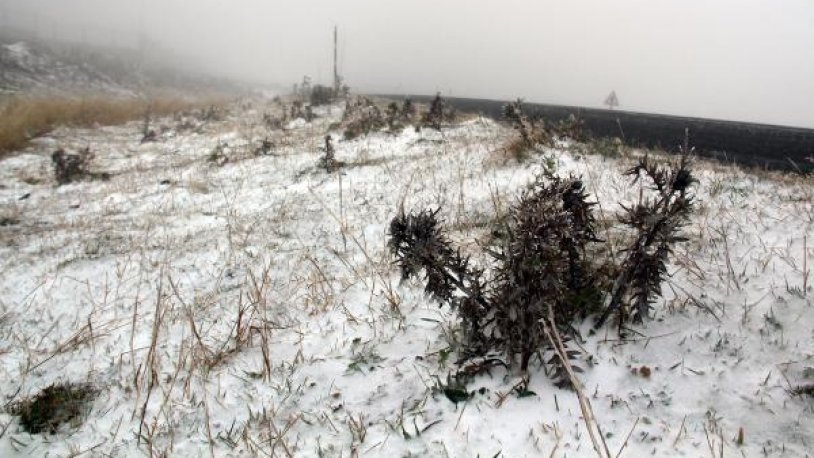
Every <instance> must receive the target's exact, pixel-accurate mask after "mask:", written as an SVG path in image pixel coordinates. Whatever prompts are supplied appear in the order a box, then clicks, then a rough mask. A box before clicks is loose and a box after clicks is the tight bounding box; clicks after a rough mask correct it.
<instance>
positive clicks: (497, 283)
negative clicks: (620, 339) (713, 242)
mask: <svg viewBox="0 0 814 458" xmlns="http://www.w3.org/2000/svg"><path fill="white" fill-rule="evenodd" d="M627 174H629V175H633V176H635V177H637V178H636V179H637V180H638V179H641V177H642V176H644V177H646V178H649V179H650V181H652V186H653V189H654V191H655V192H656V197H653V198H650V199H645V200H642V201H641V202H639V203H638V204H637V205H635V206H633V207H630V208H627V207H623V208H625V212H624V213H623V214H622V215H621V216H620V221H621V222H622V223H623V224H626V225H629V226H631V227H632V228H633V229H634V236H633V240H632V241H631V243H630V245H629V247H628V249H627V250H626V251H625V252H624V253H625V257H624V259H622V261H621V263H620V264H619V265H618V266H616V265H613V264H614V261H615V260H614V259H613V258H610V257H604V256H594V255H593V254H595V253H597V252H598V251H599V250H600V249H601V248H602V246H603V245H604V244H603V241H601V240H599V239H598V237H597V235H596V230H595V225H596V219H595V217H594V215H593V207H594V206H595V203H593V202H589V196H588V194H587V192H586V191H585V189H584V185H583V183H582V181H581V180H580V179H579V178H578V177H574V176H570V177H568V178H560V177H557V176H552V175H545V174H544V175H542V176H540V177H538V178H537V180H536V181H535V182H534V183H533V184H532V185H531V186H530V187H529V188H528V189H527V190H526V191H525V192H523V193H522V194H521V196H520V198H519V200H518V202H517V203H516V204H515V205H514V207H513V208H512V209H511V210H510V211H509V214H508V215H507V219H506V222H505V232H506V235H505V237H504V238H503V239H502V241H500V242H499V244H498V246H497V247H496V248H495V249H491V248H486V249H485V252H486V254H488V255H489V256H490V257H491V258H492V259H493V260H494V265H495V267H494V269H493V271H492V272H491V275H489V276H488V277H487V276H486V275H485V274H484V271H483V270H482V269H479V268H478V267H476V266H474V265H473V264H472V263H471V262H470V258H469V257H465V256H463V255H462V254H461V252H460V250H457V249H455V248H453V246H452V243H451V242H450V240H449V238H448V237H447V235H446V233H445V231H444V229H443V228H442V227H441V224H440V221H439V219H438V213H439V211H440V209H436V210H423V211H420V212H417V213H415V212H413V213H410V214H404V213H403V212H402V213H400V214H399V215H397V216H396V217H395V218H393V220H392V221H391V223H390V228H389V234H390V239H389V241H388V244H389V248H390V251H391V252H392V253H393V255H394V256H395V258H396V262H397V264H398V265H399V267H400V269H401V274H402V278H403V279H409V278H411V277H415V276H417V275H419V274H420V273H421V272H423V273H424V275H425V281H426V286H425V291H426V292H427V293H428V294H429V295H430V296H431V297H433V298H434V299H436V300H438V301H439V302H441V303H446V304H449V305H450V306H451V307H452V308H453V309H454V310H456V311H457V312H458V314H459V316H460V317H461V321H462V325H463V328H464V334H465V340H466V341H467V347H468V348H467V349H466V350H465V355H464V356H465V357H472V356H483V355H486V354H488V353H489V352H490V351H493V350H502V351H503V352H504V353H505V356H506V358H507V362H508V364H509V365H513V364H516V362H517V359H518V358H519V363H520V369H521V370H523V371H526V370H527V369H528V366H529V363H530V361H531V359H532V357H534V356H537V357H538V358H539V360H540V361H541V362H542V363H543V364H544V366H545V367H546V370H547V373H548V374H549V375H550V376H551V377H552V378H553V379H554V381H555V383H557V384H558V385H561V386H570V385H571V384H572V378H573V377H570V376H569V372H571V371H573V370H579V368H578V367H576V366H574V365H573V364H570V362H569V361H565V360H564V359H568V360H571V359H575V358H576V356H577V355H579V352H578V351H575V350H569V349H567V343H568V340H569V339H573V338H574V337H577V332H576V331H575V329H574V324H575V323H577V322H578V320H581V319H584V318H585V317H587V316H588V315H593V314H601V318H600V320H599V322H598V324H602V323H603V322H604V321H605V320H606V319H607V318H608V317H609V316H610V315H611V314H613V313H616V314H617V317H618V319H619V323H620V329H621V326H622V324H623V323H624V322H625V321H628V320H631V319H635V320H641V319H643V318H644V317H645V316H646V315H647V312H648V311H649V309H650V304H651V303H652V302H653V300H654V299H655V298H656V297H657V296H659V295H660V293H661V289H660V285H661V282H662V280H663V279H664V276H665V275H666V263H667V261H668V257H669V255H670V253H671V247H672V245H674V244H675V243H678V242H681V241H683V240H684V239H683V238H682V237H680V236H679V235H678V232H679V230H680V228H681V226H682V225H683V224H684V223H685V222H686V220H687V218H688V216H689V213H690V211H691V208H692V205H691V203H692V198H691V197H690V196H689V194H688V191H689V188H690V186H691V185H692V183H693V182H694V181H695V180H694V178H693V177H692V174H691V173H690V170H689V162H688V160H687V158H686V156H684V157H682V159H681V160H680V162H679V163H678V164H675V165H672V166H668V167H659V166H657V165H655V164H653V163H652V162H651V161H650V159H649V158H648V157H645V158H643V159H642V160H641V162H640V163H639V165H637V166H636V167H634V168H633V169H631V170H629V171H628V172H627ZM608 264H611V265H608ZM609 277H612V278H609ZM487 278H488V279H489V280H488V281H487ZM603 297H604V298H608V297H609V298H610V299H609V300H608V299H604V300H603ZM552 334H556V335H557V336H560V335H561V336H562V342H558V345H556V346H554V345H553V344H552V341H553V340H552V339H551V338H550V336H551V335H552ZM558 340H559V339H558Z"/></svg>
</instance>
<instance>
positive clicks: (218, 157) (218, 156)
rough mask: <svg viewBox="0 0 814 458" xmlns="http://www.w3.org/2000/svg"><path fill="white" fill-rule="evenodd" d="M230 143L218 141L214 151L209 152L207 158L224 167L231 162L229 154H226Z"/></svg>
mask: <svg viewBox="0 0 814 458" xmlns="http://www.w3.org/2000/svg"><path fill="white" fill-rule="evenodd" d="M228 148H229V145H228V144H227V143H218V144H217V145H215V147H214V148H212V151H211V152H210V153H209V156H208V157H207V158H206V160H207V161H208V162H210V163H212V164H215V165H217V166H218V167H223V166H224V165H226V163H227V162H229V156H228V155H227V154H226V153H227V150H228Z"/></svg>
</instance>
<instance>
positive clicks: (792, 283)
mask: <svg viewBox="0 0 814 458" xmlns="http://www.w3.org/2000/svg"><path fill="white" fill-rule="evenodd" d="M318 113H319V114H321V115H322V117H321V118H318V119H317V120H316V121H315V122H314V123H311V124H303V125H300V126H298V127H297V128H296V129H295V130H294V131H292V132H289V133H287V134H282V133H279V132H278V133H273V134H269V133H268V132H266V131H265V130H264V129H263V128H262V127H261V125H262V123H261V111H260V110H249V111H237V109H235V111H234V112H233V114H232V115H231V116H230V117H229V118H228V119H227V120H226V121H224V122H222V123H219V124H215V125H209V126H207V128H206V129H203V130H202V131H201V132H200V133H183V132H178V133H176V134H172V135H167V136H165V137H164V138H162V141H160V142H158V143H149V144H145V145H139V144H138V139H139V138H140V136H139V135H138V131H139V126H138V125H136V124H132V125H128V126H123V127H113V128H104V129H94V130H59V131H57V132H55V133H54V134H52V136H51V137H48V138H46V139H42V140H40V141H39V143H38V145H37V146H35V147H33V148H31V149H30V150H28V151H26V152H25V154H22V155H19V156H16V157H12V158H8V159H5V160H3V161H2V162H0V183H3V186H2V187H0V205H2V210H3V212H4V214H5V215H11V216H12V217H13V219H15V220H16V221H18V222H17V223H16V224H14V223H12V224H10V225H7V226H0V242H1V243H2V245H0V268H1V269H2V276H0V393H2V395H3V397H4V399H15V398H17V399H19V397H20V396H27V395H31V394H33V393H36V391H37V390H39V389H42V388H43V387H45V386H47V385H49V384H51V383H53V382H56V381H78V382H81V381H90V382H92V383H94V384H95V385H96V386H98V387H99V388H100V390H101V391H100V395H99V397H98V398H97V399H96V400H95V402H94V403H93V405H92V408H91V410H90V412H89V413H88V415H87V418H86V420H85V421H84V423H83V424H82V425H81V426H78V427H77V428H76V429H70V428H66V429H64V430H63V431H61V432H60V433H58V434H57V435H55V436H51V437H43V436H32V435H29V434H27V433H24V432H22V431H21V430H20V428H19V426H18V424H17V422H16V419H15V418H14V417H12V416H10V415H8V414H7V413H0V431H3V430H4V428H5V433H4V434H2V435H3V437H2V439H0V456H10V457H11V456H44V455H46V454H49V455H53V456H66V455H68V454H70V453H76V452H87V454H88V455H91V456H143V455H157V454H160V453H161V452H162V451H169V452H170V455H172V456H204V455H209V454H210V453H211V454H214V455H215V456H251V455H256V456H455V457H458V456H461V457H471V456H497V455H498V454H500V456H506V457H521V456H528V457H534V456H568V457H574V456H595V452H594V451H593V449H592V447H591V443H590V441H589V438H588V436H587V434H586V431H585V428H584V424H583V422H582V420H581V413H580V410H579V407H578V404H577V400H576V396H575V395H574V394H573V393H572V392H569V391H564V390H560V389H557V388H555V387H554V386H553V385H552V384H551V383H550V382H549V380H548V379H547V378H546V376H545V375H544V374H543V373H542V371H541V370H540V369H539V368H534V369H533V371H532V373H531V383H530V387H529V388H530V390H532V391H534V392H535V393H536V396H530V397H522V398H519V397H517V396H515V395H509V396H505V394H506V393H508V392H509V391H510V390H511V387H512V386H513V385H514V384H515V383H517V381H518V380H519V378H520V377H519V375H518V374H513V373H506V372H505V371H503V370H500V369H495V370H493V371H492V373H491V374H490V375H485V374H484V375H481V376H479V377H478V378H476V379H475V380H474V381H473V382H472V383H471V384H470V385H469V386H468V389H470V390H473V391H477V394H475V396H474V397H473V398H472V399H471V400H469V401H467V402H465V403H459V404H457V405H456V404H453V403H452V402H451V401H450V400H448V399H447V398H446V397H445V396H444V395H443V394H438V393H435V392H434V390H433V387H434V386H436V384H437V383H438V382H439V381H444V380H445V379H446V376H447V374H448V373H449V372H450V371H452V370H454V367H455V366H454V360H455V354H454V351H453V353H452V354H450V353H449V352H450V349H451V348H452V347H451V346H453V345H454V343H455V342H456V341H457V339H459V338H460V335H459V332H460V331H459V330H458V327H457V325H456V321H455V317H454V315H453V314H452V313H450V311H449V310H448V309H446V308H442V307H439V306H438V305H437V304H436V303H434V302H432V301H431V300H429V299H428V298H426V297H425V296H424V295H423V293H422V285H420V284H419V283H413V282H406V283H404V284H399V278H398V274H397V272H396V269H394V266H393V265H392V260H391V259H390V257H389V255H388V254H387V251H386V248H385V241H386V227H387V224H388V222H389V221H390V219H391V218H392V216H393V215H394V214H395V212H396V211H397V209H398V207H399V205H403V206H404V208H407V209H409V208H422V207H425V206H439V205H440V206H442V208H443V210H442V215H443V217H444V218H445V220H446V221H447V223H449V224H450V225H452V226H454V227H455V228H456V232H455V233H454V238H455V240H456V242H459V243H461V244H462V245H463V246H464V247H466V248H465V249H467V250H471V251H472V252H473V253H476V252H477V248H476V246H477V241H478V240H479V239H482V238H483V237H485V236H486V235H487V234H486V229H484V224H483V222H484V221H488V219H489V218H490V215H493V214H494V212H495V207H496V206H502V207H503V208H505V207H506V206H508V205H509V204H510V202H511V199H512V197H513V196H514V195H516V193H517V192H518V190H519V189H521V187H522V186H523V185H525V184H526V183H528V182H529V181H530V180H532V179H533V177H534V176H535V174H536V173H537V172H539V171H540V170H541V169H542V168H544V167H551V166H552V165H553V166H555V167H556V169H557V170H558V172H559V173H571V172H573V173H579V174H582V175H583V177H584V178H585V180H586V182H587V186H588V189H589V190H590V192H591V193H592V194H593V195H595V196H599V197H600V198H601V200H602V201H603V202H631V201H635V199H636V198H637V197H638V189H636V188H635V187H630V186H629V185H628V180H627V179H625V178H623V177H622V176H621V173H620V172H622V171H623V170H624V169H625V168H626V167H628V166H629V165H630V163H631V159H625V158H621V159H610V158H606V157H601V156H592V155H585V154H582V153H579V152H578V151H579V149H578V148H576V147H575V145H566V144H563V145H562V147H561V148H558V149H556V150H551V151H549V152H548V153H547V155H546V157H539V158H537V159H536V160H534V161H532V162H529V163H527V164H523V165H517V164H512V163H509V164H505V165H504V164H500V163H499V162H498V163H496V162H495V161H494V160H493V159H492V157H491V156H492V154H491V152H493V151H494V150H495V149H497V148H498V147H499V146H500V145H501V144H502V143H503V142H504V141H505V140H506V139H507V138H509V137H510V136H511V135H513V134H512V133H511V132H510V131H507V130H506V129H505V128H503V127H501V126H499V125H497V124H495V123H494V122H492V121H489V120H483V119H474V120H470V121H467V122H464V123H462V124H460V125H458V126H456V127H454V128H451V129H449V130H446V131H445V132H444V133H443V134H439V133H437V132H433V131H429V130H424V131H422V132H421V133H416V132H414V131H413V130H412V129H408V130H405V131H404V132H403V133H401V134H400V135H397V136H391V135H387V134H385V133H376V134H372V135H370V136H368V137H366V138H362V139H358V140H354V141H342V142H338V143H337V158H338V159H340V160H343V161H347V162H349V163H351V164H352V165H351V166H350V167H347V168H345V169H343V171H342V173H341V174H334V175H327V174H325V173H324V172H321V171H318V170H315V169H314V165H315V164H316V162H317V158H318V157H319V156H320V154H321V153H320V150H319V148H320V146H321V144H322V136H323V135H324V133H325V131H326V129H327V126H329V125H330V124H331V123H332V122H334V121H336V120H337V119H338V117H339V116H340V115H341V113H340V112H339V110H338V109H337V108H336V107H334V108H333V111H332V114H328V113H327V112H325V111H321V112H318ZM166 122H168V123H169V122H170V121H169V120H166ZM267 135H271V136H272V139H273V140H274V141H275V142H276V143H277V145H279V147H278V149H277V150H276V153H275V155H272V156H261V157H254V156H253V155H252V154H251V153H250V151H251V149H252V147H251V145H252V144H253V141H256V140H258V139H260V138H263V137H265V136H267ZM340 136H341V135H339V133H338V132H337V133H334V137H335V138H338V137H340ZM219 143H228V144H229V148H230V149H229V151H230V154H231V155H232V160H231V161H230V162H228V163H227V164H226V165H225V166H223V167H216V166H213V165H210V164H209V163H208V162H207V161H206V158H207V156H208V154H209V152H210V151H211V150H212V148H214V147H215V146H216V145H217V144H219ZM58 145H59V146H65V147H68V148H81V147H84V146H86V145H90V146H91V148H92V150H94V151H95V152H96V155H97V160H96V167H97V168H98V169H99V170H104V171H108V172H111V173H113V177H112V179H111V180H110V181H108V182H82V183H76V184H70V185H66V186H62V187H59V188H56V187H55V186H54V183H53V181H52V178H51V176H50V163H49V161H50V159H49V154H50V152H51V151H52V150H53V149H54V148H56V147H57V146H58ZM697 172H698V175H699V177H700V179H701V183H700V185H699V187H698V210H697V212H696V214H695V215H694V217H693V221H692V224H691V225H690V226H689V227H688V228H687V233H688V235H689V238H690V241H689V242H688V243H686V244H684V245H682V246H680V247H679V248H678V250H677V254H676V257H675V262H674V263H673V265H672V267H671V273H672V276H671V278H670V280H669V282H668V284H666V285H665V288H664V289H665V298H664V299H663V300H661V301H659V302H658V303H657V304H656V316H655V319H654V320H653V321H651V322H648V323H646V324H645V325H644V326H642V327H639V328H636V331H638V332H640V333H641V336H638V337H634V338H632V339H630V340H629V341H625V342H622V341H619V340H618V336H616V335H615V333H614V332H613V331H612V330H610V329H608V330H607V331H603V332H601V333H599V334H597V335H594V336H588V335H587V332H585V339H586V342H585V343H584V345H583V346H584V347H585V349H586V351H587V352H588V353H590V354H591V355H593V357H592V361H593V364H591V365H589V364H588V363H587V362H585V363H584V365H585V367H586V372H585V373H584V374H582V378H583V382H584V384H585V386H586V389H587V391H588V394H589V395H590V400H591V402H592V404H593V408H594V410H595V413H596V416H597V419H598V421H599V424H600V425H601V427H602V430H603V432H604V433H605V435H606V437H607V442H608V445H609V447H610V449H611V451H612V453H613V454H616V452H617V451H619V450H620V449H622V448H623V446H624V449H623V450H622V456H630V457H638V456H692V457H696V456H721V450H723V456H789V457H793V456H809V455H810V452H809V450H810V449H811V447H812V444H814V413H812V400H811V399H803V398H799V397H792V396H790V395H789V393H788V392H787V388H788V386H789V383H798V382H800V383H802V382H804V381H805V380H806V379H805V377H806V375H808V376H809V377H810V376H811V375H810V372H812V371H811V370H810V369H809V370H806V369H807V368H810V367H812V366H814V360H812V353H814V346H812V337H814V335H812V334H813V331H812V330H813V329H814V320H813V319H812V313H813V310H812V307H811V300H810V296H808V294H811V292H810V291H807V290H804V289H803V285H804V284H807V283H806V282H805V281H804V272H807V269H808V267H807V266H808V265H810V264H811V260H812V259H811V256H812V248H811V245H812V243H811V237H810V235H811V225H812V221H814V207H813V206H812V202H814V199H813V196H812V187H811V182H810V179H802V178H794V177H786V176H781V175H772V174H763V175H762V176H757V175H753V174H750V173H746V172H743V171H739V170H737V169H732V168H725V167H722V166H718V165H713V164H708V163H699V164H698V170H697ZM29 193H30V197H28V198H26V199H25V200H19V199H20V197H21V196H24V195H26V194H29ZM617 210H618V207H616V206H615V205H611V206H607V205H604V206H603V207H602V208H601V212H602V214H603V215H604V216H606V217H612V215H613V214H614V213H615V211H617ZM239 310H244V313H243V315H242V316H240V319H241V321H240V322H239V323H238V322H237V320H238V316H239V312H238V311H239ZM157 316H158V317H160V319H159V320H157ZM156 323H158V324H157V325H156V326H155V327H154V324H156ZM236 329H241V330H242V332H243V334H242V335H243V336H245V340H244V341H243V343H242V344H240V345H238V344H237V342H236V340H235V338H234V336H235V334H236V333H237V332H236ZM586 331H587V329H586ZM230 336H231V337H230ZM154 337H155V338H154ZM153 341H155V343H156V344H155V346H154V347H151V344H152V342H153ZM151 348H152V349H151ZM265 361H268V362H269V363H270V367H268V368H267V367H266V366H265V365H264V362H265ZM642 366H647V367H649V368H651V369H652V373H651V375H650V376H649V377H647V378H645V377H642V376H640V375H638V374H634V373H633V372H632V369H633V368H640V367H642ZM153 375H154V377H153ZM151 380H152V382H153V383H154V384H155V385H154V387H153V390H152V391H148V387H149V384H150V381H151ZM808 382H812V380H810V379H809V380H808ZM481 388H483V389H482V390H481ZM504 397H505V399H504V400H502V401H501V399H502V398H504ZM142 419H143V422H142ZM739 428H743V431H744V442H743V444H742V445H738V444H736V443H735V442H736V437H737V435H738V430H739ZM139 435H140V436H139ZM628 436H629V439H628Z"/></svg>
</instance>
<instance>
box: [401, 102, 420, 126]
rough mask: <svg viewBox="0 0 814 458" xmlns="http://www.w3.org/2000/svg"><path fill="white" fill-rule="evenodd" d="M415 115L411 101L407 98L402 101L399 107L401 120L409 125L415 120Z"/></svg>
mask: <svg viewBox="0 0 814 458" xmlns="http://www.w3.org/2000/svg"><path fill="white" fill-rule="evenodd" d="M415 115H416V108H415V105H413V101H412V100H410V98H409V97H407V98H406V99H404V103H402V105H401V119H402V120H403V121H404V122H406V123H411V122H413V119H415Z"/></svg>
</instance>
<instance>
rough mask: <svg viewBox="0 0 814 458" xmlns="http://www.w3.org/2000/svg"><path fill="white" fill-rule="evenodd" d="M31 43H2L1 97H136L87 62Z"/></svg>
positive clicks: (0, 65)
mask: <svg viewBox="0 0 814 458" xmlns="http://www.w3.org/2000/svg"><path fill="white" fill-rule="evenodd" d="M65 57H66V56H65V55H63V56H59V55H57V54H56V53H54V52H52V51H50V50H48V49H47V48H45V47H42V46H37V45H32V44H30V43H27V42H16V43H0V94H2V93H4V92H8V93H14V92H35V93H43V92H47V93H54V92H72V93H75V92H89V91H90V92H98V93H110V94H116V95H120V96H133V95H134V92H133V91H131V90H130V89H128V88H127V87H125V85H123V84H121V83H120V82H117V81H114V79H113V78H112V77H111V76H110V75H107V74H105V73H104V72H102V71H100V70H99V69H96V68H94V67H93V66H92V65H90V64H88V63H85V62H83V60H82V59H75V62H74V61H72V60H70V59H69V60H66V59H65Z"/></svg>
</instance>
